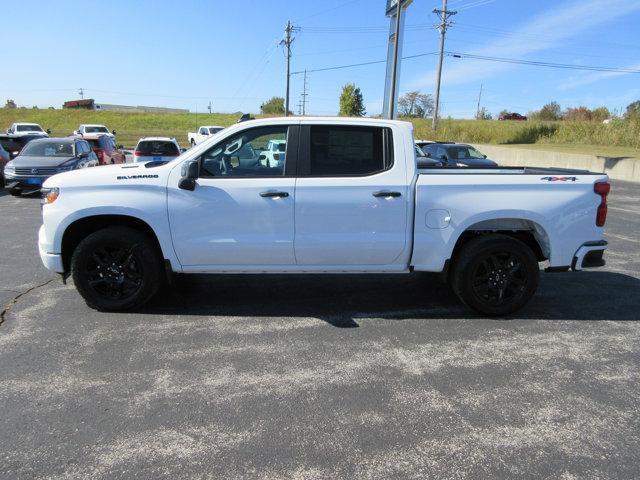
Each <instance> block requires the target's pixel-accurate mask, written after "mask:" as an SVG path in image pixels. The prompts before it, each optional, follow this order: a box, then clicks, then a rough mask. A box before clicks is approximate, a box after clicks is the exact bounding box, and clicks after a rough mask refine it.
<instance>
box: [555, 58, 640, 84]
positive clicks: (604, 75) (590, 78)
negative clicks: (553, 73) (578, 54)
mask: <svg viewBox="0 0 640 480" xmlns="http://www.w3.org/2000/svg"><path fill="white" fill-rule="evenodd" d="M623 68H628V69H632V70H640V63H636V64H634V65H628V66H626V67H623ZM622 75H639V74H637V73H629V72H594V73H588V74H586V75H583V76H581V77H579V78H578V77H574V78H572V79H569V80H567V81H565V82H562V83H561V84H559V85H558V90H571V89H573V88H575V87H581V86H583V85H590V84H592V83H596V82H601V81H602V80H608V79H611V78H615V77H621V76H622Z"/></svg>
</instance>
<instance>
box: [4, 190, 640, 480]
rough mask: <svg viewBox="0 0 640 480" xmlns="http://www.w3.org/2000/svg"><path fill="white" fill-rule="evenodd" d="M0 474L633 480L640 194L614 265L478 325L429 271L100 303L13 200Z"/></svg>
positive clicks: (238, 282) (219, 282)
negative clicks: (101, 306)
mask: <svg viewBox="0 0 640 480" xmlns="http://www.w3.org/2000/svg"><path fill="white" fill-rule="evenodd" d="M0 216H1V218H2V220H3V226H2V229H1V230H0V232H1V234H0V249H1V251H2V254H1V255H0V302H1V304H2V305H3V306H2V307H1V308H2V310H3V311H2V318H1V319H0V322H2V323H1V324H0V365H1V370H0V372H1V373H0V406H1V411H2V413H1V415H0V478H7V479H15V478H87V477H91V478H106V477H109V478H134V477H135V478H149V479H152V478H153V479H157V478H223V477H224V478H265V479H268V478H332V479H336V478H345V477H352V478H385V479H386V478H403V479H406V478H416V479H417V478H429V477H432V476H436V475H437V476H438V477H442V478H474V479H477V478H487V477H489V476H492V477H499V478H506V477H519V478H565V479H571V478H634V477H637V472H638V464H639V462H640V453H639V452H640V411H639V410H640V401H639V400H638V399H639V398H640V382H639V381H640V322H638V321H637V320H638V319H640V237H639V232H640V188H639V187H638V185H637V184H631V183H621V182H614V183H613V189H612V194H611V196H610V209H609V217H608V220H607V232H608V234H607V240H608V241H609V244H610V247H609V250H608V252H607V254H606V259H607V262H608V263H607V266H606V267H604V268H601V269H596V270H593V271H589V272H580V273H556V274H545V275H543V276H542V280H541V285H540V289H539V291H538V293H537V294H536V296H535V297H534V299H533V300H532V301H531V302H530V303H529V304H528V305H527V307H526V308H525V309H523V310H522V311H521V312H520V313H519V314H517V315H516V316H515V317H513V318H510V319H505V320H488V319H483V318H480V317H478V316H476V315H474V314H472V313H470V312H469V311H468V310H466V309H464V308H463V307H462V306H460V305H459V304H458V302H457V301H456V299H455V297H454V295H453V294H452V293H450V292H449V291H448V289H447V288H446V287H444V286H442V285H440V284H439V283H438V282H437V281H436V280H435V279H433V278H431V277H428V276H417V275H416V276H402V275H399V276H391V275H390V276H379V275H376V276H369V277H367V276H350V275H345V276H334V275H330V276H280V275H277V276H251V275H235V276H209V277H205V276H194V277H188V278H181V279H178V280H177V281H176V283H174V284H173V285H172V286H171V287H169V288H167V289H166V291H165V292H164V294H163V295H161V296H160V297H159V298H158V299H156V300H155V301H154V302H153V303H152V304H151V305H149V306H148V307H145V309H144V310H142V311H139V312H136V313H127V314H105V313H97V312H95V311H93V310H90V309H89V308H87V307H86V306H85V304H84V303H83V302H82V300H81V298H80V296H79V295H78V294H77V293H76V291H75V289H74V288H73V285H71V284H70V285H67V286H65V285H63V284H62V283H61V281H60V280H59V278H58V277H56V276H54V275H53V274H51V273H50V272H48V271H47V270H45V269H44V267H42V265H41V264H40V259H39V257H38V255H37V245H36V237H37V228H38V226H39V224H40V206H39V200H38V199H37V198H14V197H11V196H9V195H7V194H6V193H5V192H4V191H2V192H1V193H0Z"/></svg>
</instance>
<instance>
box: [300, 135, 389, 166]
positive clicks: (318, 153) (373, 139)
mask: <svg viewBox="0 0 640 480" xmlns="http://www.w3.org/2000/svg"><path fill="white" fill-rule="evenodd" d="M309 149H310V152H309V153H310V155H309V161H310V170H309V174H310V175H311V176H333V177H340V176H357V175H360V176H364V175H371V174H374V173H378V172H382V171H384V170H387V169H389V168H391V166H392V165H393V148H392V142H391V130H390V129H388V128H382V127H351V126H311V128H310V145H309Z"/></svg>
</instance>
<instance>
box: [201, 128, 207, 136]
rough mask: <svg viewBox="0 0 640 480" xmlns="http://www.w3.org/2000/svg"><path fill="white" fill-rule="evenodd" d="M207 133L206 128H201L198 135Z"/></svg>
mask: <svg viewBox="0 0 640 480" xmlns="http://www.w3.org/2000/svg"><path fill="white" fill-rule="evenodd" d="M207 133H208V132H207V129H206V128H201V129H200V135H206V134H207Z"/></svg>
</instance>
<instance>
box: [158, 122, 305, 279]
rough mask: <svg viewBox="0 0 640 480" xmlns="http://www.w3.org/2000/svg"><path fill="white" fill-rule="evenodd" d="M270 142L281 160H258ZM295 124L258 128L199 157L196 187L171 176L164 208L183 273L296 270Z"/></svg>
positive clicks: (176, 173)
mask: <svg viewBox="0 0 640 480" xmlns="http://www.w3.org/2000/svg"><path fill="white" fill-rule="evenodd" d="M272 140H280V141H286V144H287V150H289V149H292V151H293V152H294V153H292V154H290V155H289V154H288V155H286V163H283V164H278V165H275V166H270V167H267V166H265V164H263V162H262V161H261V159H262V158H263V157H264V156H265V149H266V146H267V144H268V143H269V142H270V141H272ZM297 144H298V126H289V125H279V126H267V127H255V128H249V129H246V130H243V131H241V132H238V133H236V134H233V135H231V136H229V137H227V138H225V139H224V140H221V141H220V142H218V143H217V144H216V145H214V146H213V147H211V148H210V149H209V150H207V151H206V152H205V153H204V154H202V155H201V156H200V157H199V162H200V177H199V178H198V179H197V181H196V187H195V190H193V191H189V190H183V189H180V188H179V187H178V184H179V181H180V176H181V172H180V168H175V169H173V171H172V172H171V175H170V178H169V184H168V209H169V222H170V226H171V235H172V239H173V245H174V248H175V252H176V255H177V256H178V259H179V260H180V263H181V264H182V266H183V268H184V269H185V270H186V271H189V270H190V271H208V270H209V271H216V270H233V269H234V267H235V266H237V269H238V270H243V269H244V270H246V266H247V265H253V266H256V270H260V267H261V266H276V265H294V264H295V256H294V250H293V241H294V201H295V195H294V194H295V176H294V173H295V159H296V154H295V153H296V152H297Z"/></svg>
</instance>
